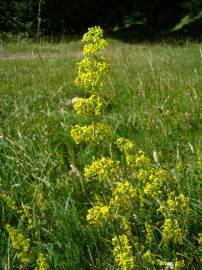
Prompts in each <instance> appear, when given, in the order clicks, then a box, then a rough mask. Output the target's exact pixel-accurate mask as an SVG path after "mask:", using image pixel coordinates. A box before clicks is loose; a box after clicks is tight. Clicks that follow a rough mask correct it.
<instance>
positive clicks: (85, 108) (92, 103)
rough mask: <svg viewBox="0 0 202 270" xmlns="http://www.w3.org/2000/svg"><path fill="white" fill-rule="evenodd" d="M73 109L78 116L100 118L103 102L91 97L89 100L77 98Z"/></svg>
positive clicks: (100, 99)
mask: <svg viewBox="0 0 202 270" xmlns="http://www.w3.org/2000/svg"><path fill="white" fill-rule="evenodd" d="M73 107H74V110H75V111H76V113H77V114H78V115H79V116H100V115H101V114H102V113H103V110H104V107H105V102H104V100H103V99H102V98H100V97H96V96H95V95H92V96H90V97H89V98H79V99H78V100H77V101H76V102H75V103H74V105H73Z"/></svg>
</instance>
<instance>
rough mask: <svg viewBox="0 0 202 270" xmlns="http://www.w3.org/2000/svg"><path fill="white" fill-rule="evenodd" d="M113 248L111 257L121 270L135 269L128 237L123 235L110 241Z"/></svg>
mask: <svg viewBox="0 0 202 270" xmlns="http://www.w3.org/2000/svg"><path fill="white" fill-rule="evenodd" d="M112 244H113V246H114V249H113V256H114V260H115V263H116V264H117V265H118V266H119V267H120V269H121V270H134V269H135V268H136V262H135V258H134V256H133V251H132V246H131V245H130V243H129V239H128V237H127V236H126V235H125V234H123V235H120V236H115V237H114V238H113V239H112Z"/></svg>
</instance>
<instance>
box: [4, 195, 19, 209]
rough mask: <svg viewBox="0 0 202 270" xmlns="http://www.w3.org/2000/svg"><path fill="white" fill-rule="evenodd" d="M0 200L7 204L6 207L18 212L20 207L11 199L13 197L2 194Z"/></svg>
mask: <svg viewBox="0 0 202 270" xmlns="http://www.w3.org/2000/svg"><path fill="white" fill-rule="evenodd" d="M0 198H1V199H2V200H3V201H4V202H5V203H6V205H7V206H8V207H9V208H10V209H12V210H14V211H18V207H17V206H16V202H15V201H13V200H12V199H11V197H10V196H9V195H7V194H5V193H0Z"/></svg>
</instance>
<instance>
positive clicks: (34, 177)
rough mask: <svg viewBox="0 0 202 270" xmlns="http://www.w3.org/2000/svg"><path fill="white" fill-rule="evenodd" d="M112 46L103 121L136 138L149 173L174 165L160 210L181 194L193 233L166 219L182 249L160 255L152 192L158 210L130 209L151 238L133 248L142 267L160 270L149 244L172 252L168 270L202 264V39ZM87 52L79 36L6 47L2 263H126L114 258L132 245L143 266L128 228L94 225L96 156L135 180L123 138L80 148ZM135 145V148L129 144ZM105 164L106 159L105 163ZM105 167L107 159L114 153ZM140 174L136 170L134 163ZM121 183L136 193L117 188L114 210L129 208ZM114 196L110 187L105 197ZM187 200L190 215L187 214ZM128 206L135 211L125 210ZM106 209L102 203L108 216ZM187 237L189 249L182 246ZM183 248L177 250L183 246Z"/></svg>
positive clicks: (0, 90)
mask: <svg viewBox="0 0 202 270" xmlns="http://www.w3.org/2000/svg"><path fill="white" fill-rule="evenodd" d="M108 43H109V46H108V47H107V49H106V51H105V54H107V56H108V57H109V59H110V62H111V65H112V67H111V74H110V77H109V79H108V80H107V81H106V90H107V92H108V93H110V94H109V100H108V104H107V108H106V111H105V113H104V114H103V116H102V122H104V123H105V124H107V125H108V126H109V127H110V128H111V129H112V133H113V134H112V135H113V136H114V137H115V136H117V137H125V138H128V139H130V140H132V141H134V143H135V150H132V151H135V153H134V154H137V152H138V150H142V151H144V153H145V156H143V157H144V161H145V160H146V163H147V161H148V160H150V162H151V163H152V165H151V166H152V167H151V168H150V169H153V170H154V168H155V170H157V171H156V173H157V172H159V173H160V172H161V173H163V174H164V171H166V172H167V173H166V178H165V179H166V183H165V182H164V183H163V185H162V183H161V182H160V188H162V193H161V196H162V195H163V196H165V197H160V199H159V200H160V202H164V205H159V206H162V207H161V208H160V210H159V212H160V213H162V218H163V216H164V215H166V213H165V207H167V204H168V202H167V199H169V200H170V202H172V201H175V204H176V205H178V206H179V205H180V203H179V201H180V202H181V205H180V206H181V209H180V211H179V213H175V212H172V209H171V210H170V211H171V212H172V213H171V214H172V215H174V216H175V218H176V217H177V218H178V219H179V218H180V217H181V218H182V220H180V222H181V224H183V230H185V231H187V234H186V236H182V235H181V234H180V231H179V230H178V225H179V224H178V223H177V222H175V226H173V227H172V225H170V220H169V218H168V217H167V218H166V222H165V224H164V230H165V231H167V232H168V233H167V234H165V235H164V238H163V241H164V242H166V241H168V242H169V241H170V240H171V236H170V238H169V231H173V233H172V235H173V236H172V237H173V238H176V239H175V240H173V243H171V246H169V248H170V249H171V250H174V251H175V252H176V253H174V256H175V258H173V257H172V256H171V253H170V251H168V250H162V249H163V248H165V247H163V245H162V243H161V241H159V239H160V235H161V234H160V231H161V227H160V226H161V225H162V224H161V220H160V218H159V217H160V214H159V215H158V216H155V213H156V212H155V211H156V204H155V202H154V201H153V200H154V199H155V201H157V204H158V198H157V197H153V198H152V199H151V200H148V201H147V202H146V206H149V207H148V209H149V210H148V209H146V210H145V209H144V207H143V209H142V213H141V211H140V210H141V208H139V209H137V206H134V205H133V206H134V209H135V212H134V213H130V212H131V211H129V210H128V209H127V212H129V213H130V214H133V217H134V220H131V218H130V222H131V223H134V224H135V226H134V227H133V228H132V233H133V235H135V236H138V238H139V239H143V238H144V237H145V232H146V233H147V241H148V246H145V248H146V250H144V251H143V249H142V246H141V245H140V243H138V241H137V238H136V241H135V240H134V241H133V243H132V245H133V249H134V250H138V251H139V252H140V255H139V258H138V260H137V263H138V264H137V265H138V268H137V269H159V268H155V267H156V266H153V260H154V259H153V257H152V256H153V255H152V254H151V253H149V251H148V248H151V249H152V248H153V249H154V247H153V246H150V245H151V244H153V245H154V246H155V249H156V250H155V251H156V252H157V251H158V252H159V254H164V256H165V257H164V258H163V259H164V260H163V261H162V257H159V258H158V257H157V258H156V259H161V261H160V262H159V264H160V265H161V268H164V269H166V267H167V269H169V267H172V263H176V265H175V269H187V270H188V269H193V270H199V269H200V256H199V251H200V250H201V246H200V245H201V237H200V235H199V234H200V233H201V232H202V228H201V215H202V210H201V209H202V207H201V206H202V204H201V186H200V185H201V183H200V182H201V173H202V139H201V127H202V106H201V104H202V92H201V86H202V76H201V74H202V65H201V59H202V51H201V45H200V44H192V43H187V44H184V45H183V46H181V45H178V44H171V45H169V44H152V45H151V44H136V45H130V44H124V43H121V42H117V41H115V40H108ZM81 48H82V46H81V43H80V42H77V41H75V42H69V43H65V42H64V43H58V44H51V43H41V44H38V45H37V44H34V43H31V42H28V41H24V42H23V41H20V42H18V43H17V44H14V43H10V44H8V43H5V44H4V43H3V44H2V46H1V52H0V54H1V60H0V78H1V80H0V96H1V99H0V218H1V221H0V235H1V245H0V267H1V268H2V269H5V270H7V269H20V265H23V264H24V265H25V264H29V267H27V268H26V267H25V268H23V269H34V267H36V266H37V268H36V269H40V270H42V269H43V270H45V269H48V265H49V266H50V269H61V270H62V269H64V270H67V269H75V270H78V269H99V270H100V269H122V268H116V266H115V264H114V258H113V256H114V257H115V261H116V262H117V264H118V263H119V262H120V260H121V259H120V258H121V256H120V254H121V250H122V249H123V248H124V250H125V252H126V254H127V257H128V260H130V262H129V264H130V265H133V263H134V261H133V258H130V256H131V246H130V245H131V243H129V242H128V238H127V237H126V235H125V236H124V235H122V236H120V237H117V236H115V235H113V231H114V228H113V226H112V223H113V222H112V223H110V222H109V223H106V224H105V226H104V227H103V228H100V229H98V228H97V226H94V225H93V223H94V219H93V218H94V216H93V215H92V213H93V212H92V211H90V210H89V209H92V206H93V205H94V203H93V199H94V195H95V192H94V191H95V190H96V193H99V192H102V185H101V186H100V184H97V185H96V184H95V182H93V183H92V185H94V186H91V187H89V186H87V185H86V183H85V179H84V178H85V175H88V177H89V178H90V176H91V171H90V169H92V167H89V166H88V165H90V164H92V159H94V164H97V163H96V161H97V160H98V159H99V158H100V155H102V154H103V155H106V156H109V155H111V156H110V157H113V158H114V159H116V160H119V161H120V162H121V163H122V173H123V175H124V176H126V177H127V179H124V180H131V179H136V176H135V175H133V174H131V173H130V172H131V171H128V166H127V165H128V164H126V163H127V162H125V161H124V157H123V155H122V154H121V152H120V151H119V150H118V148H117V146H116V145H115V144H107V143H105V142H104V143H100V144H99V145H98V146H93V147H92V145H89V146H88V145H82V144H78V145H76V144H74V142H73V139H72V138H71V135H70V132H71V129H72V127H73V126H75V125H76V124H78V122H79V123H80V124H86V120H85V119H83V118H82V117H80V116H76V114H75V111H74V110H73V104H72V103H73V102H74V100H75V98H76V97H84V98H85V97H86V96H87V95H88V94H87V93H86V92H85V93H83V90H81V89H79V88H78V87H76V86H75V84H74V80H75V78H76V76H77V65H76V63H78V62H80V61H81V59H82V54H81ZM117 144H118V146H119V149H120V150H122V151H123V152H124V151H125V152H127V151H126V150H127V149H126V148H123V147H124V145H123V141H120V140H119V141H118V142H117ZM126 145H128V147H129V148H130V150H131V147H132V146H131V144H130V143H129V141H128V144H126ZM124 149H125V150H124ZM129 157H130V156H129ZM147 157H148V158H147ZM128 160H130V161H131V159H128ZM136 160H137V157H136ZM102 161H103V162H105V164H106V162H107V161H106V160H105V159H104V158H103V159H102ZM108 162H109V164H110V159H108ZM123 164H125V165H123ZM132 164H133V163H132ZM143 165H144V164H143ZM146 166H148V165H146ZM149 166H150V165H149ZM84 167H85V170H84ZM87 168H88V169H89V170H87ZM98 169H99V166H98ZM98 169H97V170H96V172H97V173H98V172H99V170H98ZM133 169H135V170H136V169H137V168H133V167H131V168H130V170H133ZM158 170H159V171H158ZM84 171H85V174H84V176H83V172H84ZM136 172H137V170H136ZM94 176H95V174H94ZM88 177H86V178H88ZM160 178H161V177H160ZM121 184H122V185H121ZM164 186H165V188H164ZM122 190H126V191H128V192H127V194H126V195H125V196H126V197H127V196H128V197H127V201H129V202H130V200H132V198H133V197H134V196H135V193H134V190H133V188H132V187H131V186H130V184H129V183H128V182H127V181H125V182H120V183H119V184H117V187H116V188H115V189H114V190H113V191H114V195H113V196H114V197H113V196H112V199H113V198H114V200H112V201H111V205H113V203H114V207H115V206H116V204H117V203H120V205H124V204H123V203H122V202H121V201H118V202H117V201H116V200H115V198H116V196H115V195H116V194H115V193H116V192H117V193H118V194H120V192H122ZM108 192H110V190H108ZM172 192H175V195H174V194H173V193H172ZM167 193H168V194H167ZM181 194H183V196H184V197H183V196H182V195H181ZM104 195H105V194H104ZM109 195H110V194H109V193H108V194H106V198H107V199H108V197H107V196H109ZM129 195H131V196H129ZM180 195H181V196H180ZM179 196H180V197H179ZM186 198H187V201H188V203H189V206H188V208H189V211H188V212H189V213H187V211H186V209H187V201H186ZM115 201H116V203H115ZM137 203H138V202H137ZM166 203H167V204H166ZM125 206H126V208H127V206H128V205H127V204H126V205H125ZM135 207H136V208H135ZM173 207H174V206H173ZM181 210H182V213H181ZM138 211H139V212H138ZM108 212H109V211H108V210H107V208H106V207H105V208H104V213H105V215H106V216H107V213H108ZM137 213H138V214H137ZM173 213H174V214H173ZM181 215H182V216H181ZM148 216H149V217H150V218H151V217H152V218H153V219H152V220H146V221H147V223H146V224H145V231H143V230H142V228H143V227H142V226H143V225H144V224H142V223H141V222H142V221H144V220H145V218H147V217H148ZM87 219H88V220H87ZM89 221H90V222H89ZM97 221H98V223H99V220H97ZM125 221H126V220H125ZM107 222H108V221H107ZM155 222H156V223H155ZM158 222H160V223H159V224H157V223H158ZM90 223H91V224H90ZM151 223H152V225H154V223H155V228H156V229H155V237H156V238H155V239H153V240H152V241H154V243H149V241H150V242H151V237H152V234H151V233H150V232H151V229H153V227H152V228H151V226H150V225H151ZM7 224H9V225H10V226H9V225H7ZM125 225H126V226H127V222H125ZM116 226H117V225H116ZM174 227H175V228H174ZM116 229H117V230H118V232H119V231H121V229H120V228H117V227H116ZM9 235H10V237H9ZM176 235H177V236H176ZM149 236H150V237H149ZM166 236H167V238H166ZM181 236H182V238H183V244H181V243H178V242H181V240H180V239H181ZM112 237H113V241H112V242H111V240H112ZM145 241H146V240H145ZM142 242H144V241H142ZM142 242H141V243H142ZM13 243H14V244H13ZM145 243H146V242H145ZM157 243H158V246H157ZM176 244H177V245H178V244H179V245H178V246H177V247H176V246H175V245H176ZM141 252H142V254H144V256H142V254H141ZM157 255H158V254H157ZM172 255H173V254H172ZM141 256H142V257H141ZM173 259H175V260H176V261H175V262H173ZM183 261H184V262H185V265H183ZM140 262H142V264H140ZM180 264H181V265H180ZM182 265H183V266H182ZM123 269H124V268H123ZM125 269H132V268H125ZM170 269H172V268H170Z"/></svg>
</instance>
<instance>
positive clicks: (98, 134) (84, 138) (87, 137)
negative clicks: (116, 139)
mask: <svg viewBox="0 0 202 270" xmlns="http://www.w3.org/2000/svg"><path fill="white" fill-rule="evenodd" d="M111 135H112V131H111V129H110V128H109V127H108V126H106V125H105V124H103V123H98V124H94V125H88V126H80V125H75V126H74V127H73V128H71V137H72V139H73V140H74V142H75V144H80V143H89V144H99V143H100V142H101V141H102V140H104V139H108V138H110V137H111Z"/></svg>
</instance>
